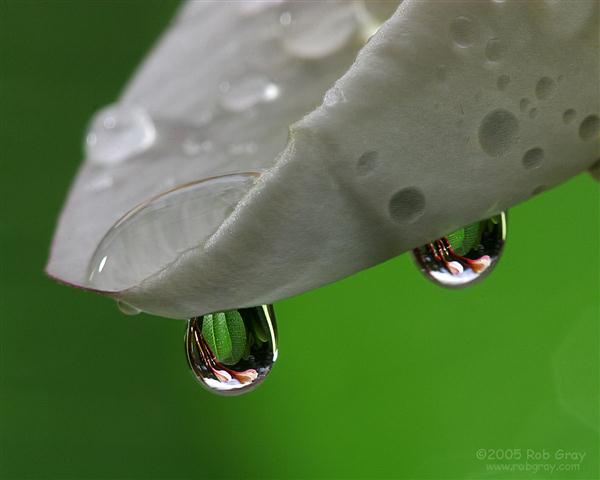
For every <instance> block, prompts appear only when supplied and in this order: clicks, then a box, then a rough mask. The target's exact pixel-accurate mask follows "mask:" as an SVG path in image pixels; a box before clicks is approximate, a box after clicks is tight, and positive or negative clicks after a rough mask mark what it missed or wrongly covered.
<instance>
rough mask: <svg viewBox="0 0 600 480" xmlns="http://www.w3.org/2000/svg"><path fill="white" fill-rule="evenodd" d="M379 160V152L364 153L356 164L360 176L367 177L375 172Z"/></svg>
mask: <svg viewBox="0 0 600 480" xmlns="http://www.w3.org/2000/svg"><path fill="white" fill-rule="evenodd" d="M378 160H379V153H377V152H365V153H363V154H362V155H361V156H360V158H359V159H358V161H357V162H356V173H357V174H358V175H360V176H362V175H367V174H368V173H370V172H372V171H373V170H375V167H377V163H378Z"/></svg>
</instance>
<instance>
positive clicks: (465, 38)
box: [450, 17, 479, 48]
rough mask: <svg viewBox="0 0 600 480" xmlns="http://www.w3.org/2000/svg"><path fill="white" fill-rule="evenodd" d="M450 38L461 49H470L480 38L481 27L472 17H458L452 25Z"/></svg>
mask: <svg viewBox="0 0 600 480" xmlns="http://www.w3.org/2000/svg"><path fill="white" fill-rule="evenodd" d="M450 36H451V37H452V40H454V43H456V45H458V46H459V47H462V48H466V47H470V46H471V45H473V44H474V43H475V42H476V41H477V39H478V38H479V26H478V25H477V22H476V21H475V20H473V19H472V18H471V17H457V18H455V19H454V20H453V21H452V23H451V24H450Z"/></svg>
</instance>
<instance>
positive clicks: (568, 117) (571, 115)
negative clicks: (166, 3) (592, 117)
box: [562, 108, 577, 125]
mask: <svg viewBox="0 0 600 480" xmlns="http://www.w3.org/2000/svg"><path fill="white" fill-rule="evenodd" d="M576 116H577V112H576V111H575V109H573V108H569V109H568V110H566V111H565V113H563V117H562V118H563V122H564V123H565V124H567V125H568V124H569V123H571V122H572V121H573V120H575V117H576Z"/></svg>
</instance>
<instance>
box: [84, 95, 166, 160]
mask: <svg viewBox="0 0 600 480" xmlns="http://www.w3.org/2000/svg"><path fill="white" fill-rule="evenodd" d="M155 138H156V130H155V128H154V124H153V123H152V120H151V119H150V117H149V116H148V115H147V114H146V113H145V112H144V111H143V110H141V109H137V108H127V107H122V106H118V105H111V106H109V107H107V108H105V109H103V110H101V111H100V112H98V113H97V114H96V115H95V116H94V118H93V119H92V122H91V125H90V128H89V130H88V133H87V135H86V138H85V149H86V155H87V156H88V158H89V159H90V161H92V162H94V163H97V164H102V165H113V164H116V163H121V162H123V161H124V160H127V159H128V158H130V157H131V156H133V155H136V154H138V153H140V152H143V151H144V150H146V149H147V148H149V147H150V146H151V145H152V144H153V143H154V140H155Z"/></svg>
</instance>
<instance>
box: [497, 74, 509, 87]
mask: <svg viewBox="0 0 600 480" xmlns="http://www.w3.org/2000/svg"><path fill="white" fill-rule="evenodd" d="M509 83H510V77H509V76H508V75H500V76H499V77H498V80H497V81H496V86H497V87H498V90H506V88H507V87H508V84H509Z"/></svg>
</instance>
